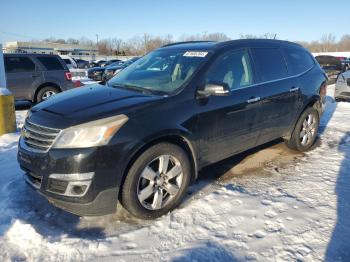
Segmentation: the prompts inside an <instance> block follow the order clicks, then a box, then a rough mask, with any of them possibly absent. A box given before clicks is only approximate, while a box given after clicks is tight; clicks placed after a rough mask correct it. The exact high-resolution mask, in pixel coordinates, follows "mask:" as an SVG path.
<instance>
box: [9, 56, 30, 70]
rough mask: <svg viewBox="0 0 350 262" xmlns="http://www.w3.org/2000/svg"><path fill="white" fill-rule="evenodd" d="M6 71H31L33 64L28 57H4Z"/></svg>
mask: <svg viewBox="0 0 350 262" xmlns="http://www.w3.org/2000/svg"><path fill="white" fill-rule="evenodd" d="M5 71H6V73H17V72H32V71H35V64H34V63H33V61H32V60H30V59H29V58H28V57H5Z"/></svg>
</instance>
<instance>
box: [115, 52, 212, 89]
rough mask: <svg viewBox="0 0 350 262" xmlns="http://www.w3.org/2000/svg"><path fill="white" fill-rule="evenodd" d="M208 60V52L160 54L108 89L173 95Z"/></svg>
mask: <svg viewBox="0 0 350 262" xmlns="http://www.w3.org/2000/svg"><path fill="white" fill-rule="evenodd" d="M207 57H208V52H197V51H183V50H157V51H154V52H151V53H149V54H148V55H146V56H144V57H142V58H140V59H139V60H137V61H136V62H134V63H133V64H131V65H130V66H128V67H127V68H126V69H124V70H123V71H121V72H120V73H119V74H118V75H116V76H115V77H113V78H112V79H111V80H110V81H109V82H108V85H109V86H116V87H118V86H120V87H125V86H134V87H138V88H143V89H148V90H149V91H159V92H162V93H163V92H164V93H171V92H173V91H175V90H177V89H179V88H180V87H181V86H182V85H183V84H184V83H185V82H186V80H188V79H189V78H190V77H191V76H192V75H193V73H194V72H196V71H197V69H198V68H199V66H200V65H201V64H202V63H203V62H204V61H205V60H206V59H207Z"/></svg>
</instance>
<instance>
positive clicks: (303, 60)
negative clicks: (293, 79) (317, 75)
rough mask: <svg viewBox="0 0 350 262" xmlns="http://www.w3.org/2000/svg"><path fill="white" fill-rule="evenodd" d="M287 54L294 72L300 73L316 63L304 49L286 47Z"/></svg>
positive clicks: (290, 68)
mask: <svg viewBox="0 0 350 262" xmlns="http://www.w3.org/2000/svg"><path fill="white" fill-rule="evenodd" d="M285 56H286V60H287V63H288V68H289V70H290V71H291V73H292V74H300V73H302V72H305V71H306V70H308V69H310V68H311V67H312V66H313V65H314V60H313V59H312V58H311V56H310V55H309V54H308V53H307V52H306V51H304V50H299V49H294V48H286V49H285Z"/></svg>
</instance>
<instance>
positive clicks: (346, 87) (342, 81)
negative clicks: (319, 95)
mask: <svg viewBox="0 0 350 262" xmlns="http://www.w3.org/2000/svg"><path fill="white" fill-rule="evenodd" d="M334 98H335V100H336V101H341V100H349V101H350V71H346V72H344V73H342V74H340V75H339V76H338V79H337V82H336V83H335V91H334Z"/></svg>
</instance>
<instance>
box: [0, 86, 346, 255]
mask: <svg viewBox="0 0 350 262" xmlns="http://www.w3.org/2000/svg"><path fill="white" fill-rule="evenodd" d="M330 92H332V89H330ZM327 100H328V102H327V109H326V110H327V111H326V113H325V114H324V116H323V118H322V121H321V128H320V139H319V140H318V142H317V144H316V147H315V149H314V150H313V151H310V152H308V153H306V154H299V153H292V152H290V151H288V150H287V149H286V148H285V146H284V145H283V144H279V143H277V142H276V143H274V144H273V145H272V147H270V146H265V147H262V148H259V150H260V149H261V150H260V151H259V150H257V149H255V150H251V151H250V152H249V153H247V154H243V155H240V156H236V157H233V158H231V159H228V160H225V161H223V162H221V163H218V164H216V165H214V166H211V167H208V168H206V169H205V170H203V171H202V172H201V175H202V177H203V178H201V179H199V181H198V182H196V183H195V184H194V185H193V186H191V188H190V192H189V194H188V196H187V198H186V200H185V201H184V203H183V204H182V205H181V206H180V207H179V208H178V209H176V210H175V211H173V212H171V213H170V214H168V215H165V216H163V217H162V218H159V219H157V220H155V221H141V220H137V219H135V218H132V217H131V216H130V215H128V214H127V213H126V212H125V211H124V210H122V209H119V211H118V212H117V213H116V214H113V215H109V216H104V217H93V218H78V217H76V216H74V215H71V214H69V213H66V212H64V211H62V210H59V209H57V208H55V207H53V206H51V205H50V204H49V203H48V202H47V201H46V200H45V199H44V198H42V197H41V196H39V195H38V194H36V193H35V192H34V191H33V190H31V189H30V188H29V187H28V186H27V185H25V183H24V181H23V179H22V174H23V172H22V171H21V170H20V168H19V167H18V164H17V162H16V153H17V140H18V136H19V134H18V133H14V134H7V135H3V136H1V137H0V167H1V169H0V173H1V175H0V214H1V215H0V254H1V255H2V258H3V260H5V261H7V260H12V261H18V260H28V261H51V260H54V261H81V260H96V259H98V260H101V261H135V260H142V261H169V260H171V261H245V260H249V261H321V260H327V261H337V260H339V261H341V260H342V261H350V242H349V241H348V237H349V236H350V220H349V217H350V190H349V187H350V103H344V102H342V103H335V102H334V101H333V99H332V98H331V97H327ZM24 115H25V111H17V118H18V123H19V125H21V123H23V119H24ZM276 152H277V153H276ZM273 155H274V156H273ZM271 156H273V157H271ZM242 166H243V168H242Z"/></svg>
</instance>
